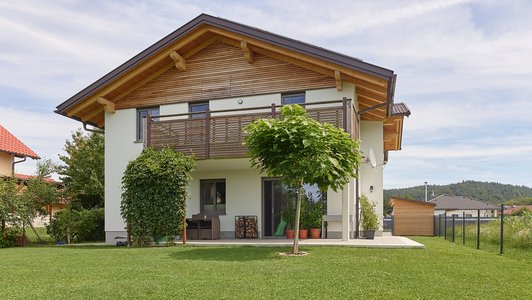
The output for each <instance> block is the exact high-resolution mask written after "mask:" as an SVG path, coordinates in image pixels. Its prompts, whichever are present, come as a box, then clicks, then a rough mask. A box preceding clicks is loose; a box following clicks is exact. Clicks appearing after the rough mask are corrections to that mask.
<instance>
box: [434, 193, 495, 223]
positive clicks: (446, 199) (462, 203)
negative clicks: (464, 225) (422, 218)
mask: <svg viewBox="0 0 532 300" xmlns="http://www.w3.org/2000/svg"><path fill="white" fill-rule="evenodd" d="M429 202H430V203H434V204H436V206H435V207H434V214H436V215H439V214H443V213H446V214H447V216H452V215H455V214H456V215H460V216H461V215H462V213H464V212H465V214H466V217H477V215H478V210H480V216H481V217H496V216H497V211H498V210H499V209H500V208H499V207H498V206H496V205H493V204H489V203H486V202H482V201H480V200H477V199H474V198H472V197H466V196H451V195H445V194H443V195H441V196H438V197H436V198H433V199H431V200H429Z"/></svg>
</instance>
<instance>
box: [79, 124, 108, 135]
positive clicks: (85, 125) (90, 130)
mask: <svg viewBox="0 0 532 300" xmlns="http://www.w3.org/2000/svg"><path fill="white" fill-rule="evenodd" d="M83 130H85V131H88V132H93V133H101V134H104V133H105V131H103V130H101V129H91V128H88V127H87V122H83Z"/></svg>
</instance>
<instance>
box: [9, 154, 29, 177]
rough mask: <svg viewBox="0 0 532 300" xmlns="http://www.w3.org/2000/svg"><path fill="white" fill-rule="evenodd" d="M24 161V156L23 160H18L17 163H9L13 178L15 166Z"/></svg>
mask: <svg viewBox="0 0 532 300" xmlns="http://www.w3.org/2000/svg"><path fill="white" fill-rule="evenodd" d="M25 161H26V156H24V158H23V159H21V160H19V161H14V160H13V162H12V163H11V174H12V175H13V176H15V165H16V164H19V163H21V162H25Z"/></svg>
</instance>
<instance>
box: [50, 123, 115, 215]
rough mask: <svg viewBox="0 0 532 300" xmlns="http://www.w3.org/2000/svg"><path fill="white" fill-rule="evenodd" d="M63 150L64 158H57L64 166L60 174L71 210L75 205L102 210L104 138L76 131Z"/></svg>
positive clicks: (100, 135)
mask: <svg viewBox="0 0 532 300" xmlns="http://www.w3.org/2000/svg"><path fill="white" fill-rule="evenodd" d="M64 150H65V152H66V155H59V159H61V161H63V163H64V165H63V166H61V167H60V169H59V174H60V175H61V177H60V179H61V180H62V181H63V182H64V184H65V189H66V191H67V193H68V195H69V197H70V198H71V199H72V200H73V201H74V206H75V203H76V202H77V203H79V206H81V207H80V208H93V207H103V206H104V174H105V170H104V136H103V135H102V134H99V133H90V134H85V133H83V132H82V131H81V129H78V130H77V131H75V132H73V133H72V137H71V139H70V140H67V141H66V143H65V148H64Z"/></svg>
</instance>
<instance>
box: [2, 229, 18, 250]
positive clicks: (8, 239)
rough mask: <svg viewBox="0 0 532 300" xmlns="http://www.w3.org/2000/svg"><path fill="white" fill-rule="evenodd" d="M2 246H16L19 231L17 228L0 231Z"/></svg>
mask: <svg viewBox="0 0 532 300" xmlns="http://www.w3.org/2000/svg"><path fill="white" fill-rule="evenodd" d="M0 234H1V236H0V248H9V247H15V241H16V240H17V236H18V235H19V232H18V230H17V229H16V228H6V229H5V230H4V231H3V232H0Z"/></svg>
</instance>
